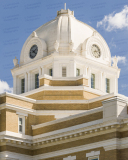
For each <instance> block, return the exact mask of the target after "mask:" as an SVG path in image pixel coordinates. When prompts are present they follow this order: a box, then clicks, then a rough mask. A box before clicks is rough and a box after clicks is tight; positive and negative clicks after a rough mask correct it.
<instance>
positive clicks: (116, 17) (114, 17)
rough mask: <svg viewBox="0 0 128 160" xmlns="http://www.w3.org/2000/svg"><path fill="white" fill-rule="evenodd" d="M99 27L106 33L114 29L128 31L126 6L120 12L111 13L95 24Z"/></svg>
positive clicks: (127, 8)
mask: <svg viewBox="0 0 128 160" xmlns="http://www.w3.org/2000/svg"><path fill="white" fill-rule="evenodd" d="M99 26H102V27H103V28H104V29H105V30H106V31H108V32H110V31H112V30H116V29H124V28H127V29H128V6H127V5H126V6H124V8H123V10H122V11H121V12H118V13H114V12H113V13H111V14H109V15H106V16H104V18H103V20H102V21H99V22H97V27H99Z"/></svg>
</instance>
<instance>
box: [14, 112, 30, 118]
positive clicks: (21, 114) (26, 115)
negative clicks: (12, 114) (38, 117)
mask: <svg viewBox="0 0 128 160" xmlns="http://www.w3.org/2000/svg"><path fill="white" fill-rule="evenodd" d="M16 114H17V115H20V116H24V117H28V114H25V113H21V112H16Z"/></svg>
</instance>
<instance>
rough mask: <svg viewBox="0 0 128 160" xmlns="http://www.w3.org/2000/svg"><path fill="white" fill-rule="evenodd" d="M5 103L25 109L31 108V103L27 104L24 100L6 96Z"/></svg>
mask: <svg viewBox="0 0 128 160" xmlns="http://www.w3.org/2000/svg"><path fill="white" fill-rule="evenodd" d="M6 103H9V104H15V105H17V106H21V107H26V108H30V109H32V108H33V103H30V102H27V101H24V100H20V99H17V98H12V97H8V96H7V97H6Z"/></svg>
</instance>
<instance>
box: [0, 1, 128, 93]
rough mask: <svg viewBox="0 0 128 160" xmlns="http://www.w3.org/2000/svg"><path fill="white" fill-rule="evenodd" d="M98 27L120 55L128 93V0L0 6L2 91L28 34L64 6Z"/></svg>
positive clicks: (9, 83) (7, 87) (122, 88)
mask: <svg viewBox="0 0 128 160" xmlns="http://www.w3.org/2000/svg"><path fill="white" fill-rule="evenodd" d="M64 3H67V8H69V9H70V10H73V11H74V14H75V17H76V18H77V19H79V20H80V21H83V22H85V23H87V24H89V25H90V26H92V27H93V28H95V29H96V30H97V31H98V32H99V33H100V34H101V35H102V36H103V37H104V39H105V40H106V42H107V44H108V46H109V48H110V51H111V55H112V56H115V55H116V56H118V67H119V68H120V69H121V74H120V78H119V93H120V94H124V95H126V96H128V74H127V73H128V0H127V1H126V0H123V1H121V0H107V1H106V0H97V1H95V0H90V1H86V0H79V1H78V0H70V1H67V0H27V1H26V0H22V1H21V0H19V1H17V0H11V1H9V0H8V1H7V0H6V1H1V5H0V37H1V38H0V48H1V52H0V92H3V91H5V90H8V91H11V90H12V87H13V79H12V75H11V71H10V69H12V68H13V59H14V58H15V56H16V57H17V58H18V60H19V59H20V52H21V49H22V46H23V44H24V42H25V41H26V39H27V37H28V36H29V35H30V34H31V33H32V32H33V31H34V30H35V29H37V28H38V27H40V26H41V25H43V24H44V23H46V22H48V21H50V20H52V19H54V18H55V17H56V14H57V11H58V10H60V9H62V8H64Z"/></svg>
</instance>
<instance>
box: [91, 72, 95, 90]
mask: <svg viewBox="0 0 128 160" xmlns="http://www.w3.org/2000/svg"><path fill="white" fill-rule="evenodd" d="M91 88H95V74H91Z"/></svg>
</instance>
